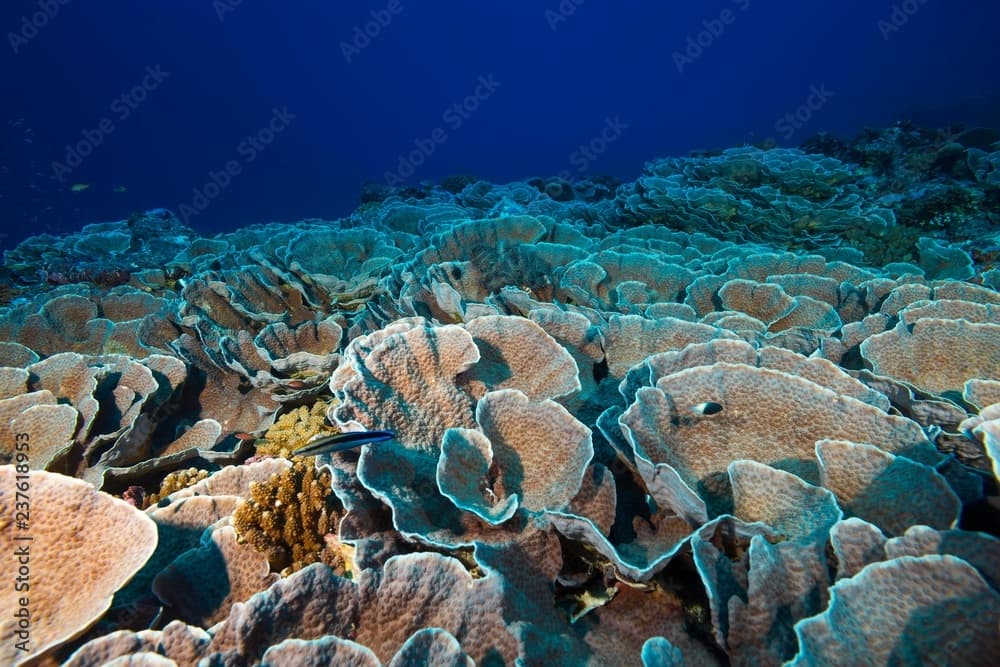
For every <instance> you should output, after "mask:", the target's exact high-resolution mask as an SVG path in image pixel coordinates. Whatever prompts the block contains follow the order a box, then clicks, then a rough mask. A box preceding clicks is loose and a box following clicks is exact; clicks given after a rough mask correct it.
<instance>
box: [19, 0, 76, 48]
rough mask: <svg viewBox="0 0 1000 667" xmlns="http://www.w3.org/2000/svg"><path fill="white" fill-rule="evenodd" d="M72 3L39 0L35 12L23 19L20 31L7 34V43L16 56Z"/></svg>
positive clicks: (63, 0) (68, 1)
mask: <svg viewBox="0 0 1000 667" xmlns="http://www.w3.org/2000/svg"><path fill="white" fill-rule="evenodd" d="M70 2H71V0H38V4H37V5H35V8H36V9H35V11H33V12H32V13H30V14H25V15H24V16H22V17H21V26H20V29H19V30H18V31H17V32H8V33H7V42H9V43H10V48H11V50H12V51H14V55H17V54H18V53H20V51H21V49H23V48H24V47H26V46H27V45H28V44H29V43H30V42H31V40H33V39H34V38H35V37H37V36H38V33H40V32H41V31H42V30H44V29H45V26H47V25H48V24H49V21H51V20H52V19H54V18H55V17H56V16H58V15H59V12H61V11H62V8H63V7H65V6H66V5H68V4H69V3H70Z"/></svg>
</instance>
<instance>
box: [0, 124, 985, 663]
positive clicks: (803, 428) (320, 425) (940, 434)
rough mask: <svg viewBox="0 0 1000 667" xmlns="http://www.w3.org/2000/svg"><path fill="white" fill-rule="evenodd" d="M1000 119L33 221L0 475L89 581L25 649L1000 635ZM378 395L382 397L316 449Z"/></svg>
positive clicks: (4, 361)
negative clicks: (372, 434)
mask: <svg viewBox="0 0 1000 667" xmlns="http://www.w3.org/2000/svg"><path fill="white" fill-rule="evenodd" d="M998 138H1000V136H996V135H993V134H990V133H988V132H984V131H972V130H951V131H940V132H928V131H924V130H920V129H918V128H913V127H910V126H907V125H899V126H896V127H893V128H889V129H886V130H880V131H875V130H872V131H869V132H866V133H865V134H863V135H862V136H860V137H857V138H854V139H852V140H848V141H839V140H835V139H833V138H831V137H826V136H820V137H816V138H814V139H812V140H810V141H809V142H807V144H806V145H805V146H804V149H803V150H797V149H778V148H773V147H771V148H766V147H742V148H733V149H728V150H724V151H718V152H711V153H703V154H698V155H692V156H690V157H687V158H674V159H661V160H655V161H653V162H650V163H649V164H648V165H647V166H646V168H645V169H644V170H643V172H642V174H641V175H640V176H639V178H638V179H637V180H636V181H634V182H630V183H617V182H614V181H610V180H607V179H600V178H592V179H588V180H583V181H578V182H572V183H571V182H567V181H564V180H562V179H558V178H551V179H544V178H535V179H529V180H527V181H524V182H516V183H509V184H506V185H495V184H492V183H488V182H485V181H481V180H477V179H475V178H473V177H468V176H460V177H454V178H450V179H447V180H446V181H445V182H443V183H442V184H441V185H439V186H437V185H422V186H419V187H412V188H406V189H398V190H397V189H392V188H383V187H371V188H369V189H368V190H366V192H365V195H364V202H365V203H364V204H363V205H362V206H361V207H360V208H358V209H357V210H356V211H355V212H353V213H352V214H351V215H350V216H348V217H345V218H343V219H340V220H335V221H325V220H303V221H300V222H296V223H287V224H265V225H253V226H249V227H244V228H241V229H238V230H235V231H233V232H229V233H226V234H219V235H216V236H214V237H212V238H203V237H199V236H198V235H197V234H196V233H195V232H193V231H192V230H189V229H186V228H185V227H183V225H181V224H180V223H179V221H177V220H176V219H175V218H173V216H172V215H171V214H170V213H169V212H167V211H162V210H161V211H154V212H149V213H147V214H142V215H137V216H133V218H131V219H130V220H127V221H122V222H120V223H103V224H100V225H94V226H89V227H87V228H84V229H83V230H81V231H80V232H78V233H75V234H71V235H67V236H63V237H54V236H40V237H34V238H32V239H29V240H27V241H25V242H24V243H22V244H21V246H19V247H18V248H16V249H14V250H13V251H10V252H8V253H7V255H6V258H5V269H4V272H3V275H2V276H0V283H2V284H0V299H3V303H2V304H0V334H2V336H3V338H4V340H3V341H2V342H0V463H3V464H6V465H5V466H4V467H3V468H2V469H0V470H2V472H3V475H4V480H3V481H4V488H3V489H0V494H5V493H6V494H11V493H14V491H12V490H16V486H15V483H16V479H15V478H18V477H20V476H24V477H26V478H27V479H28V480H29V481H30V484H31V486H32V487H33V489H34V490H33V496H32V497H33V498H34V499H35V500H33V502H37V503H38V504H39V507H41V505H43V504H44V506H45V508H46V510H45V512H46V513H45V514H42V513H41V509H39V515H38V519H37V522H32V526H33V527H34V528H33V529H34V530H35V535H34V539H35V542H34V543H35V544H36V545H38V546H39V551H38V552H37V553H38V556H37V559H36V560H33V561H32V562H33V564H34V563H37V564H38V567H39V568H45V569H44V572H45V573H46V574H45V576H46V577H48V579H49V580H51V581H55V580H56V578H57V577H55V576H54V575H53V576H49V575H48V572H49V571H50V570H52V571H54V570H53V568H56V569H59V570H60V573H61V574H62V575H66V573H69V574H68V576H70V577H72V579H73V581H76V582H88V584H91V585H92V587H93V590H91V587H88V586H80V587H74V588H73V589H72V590H71V591H70V592H69V593H67V595H69V596H70V599H71V600H73V610H72V611H69V610H67V609H66V608H63V607H58V605H55V606H54V607H53V609H52V610H50V609H49V607H48V606H47V605H50V603H51V604H53V605H54V602H55V601H57V596H53V595H52V594H51V593H52V592H51V591H48V592H45V591H43V593H44V595H42V596H41V597H39V598H38V604H39V605H43V606H42V607H40V608H39V610H38V611H36V612H35V613H38V614H43V615H44V616H45V618H46V620H45V623H41V622H40V624H39V625H38V626H37V632H38V634H37V635H36V638H37V639H38V642H37V644H35V645H33V648H32V656H34V655H35V654H39V655H40V654H42V653H46V654H47V655H46V657H47V658H49V659H51V660H64V661H66V664H69V665H90V664H105V663H106V664H116V661H117V662H122V663H125V662H128V663H129V664H178V665H194V664H199V663H201V664H210V665H225V664H234V665H235V664H241V665H242V664H250V665H257V664H279V663H290V662H302V663H306V662H316V663H318V662H331V661H333V662H340V661H344V662H350V663H351V664H365V665H369V664H370V665H378V664H417V663H419V664H423V663H425V662H426V663H431V662H434V661H437V662H438V663H448V664H469V663H470V661H475V662H476V663H481V664H487V665H494V664H497V665H498V664H525V665H543V664H544V665H557V664H567V665H603V664H631V663H639V662H643V664H648V665H653V664H699V665H701V664H704V665H713V664H719V665H721V664H755V665H758V664H759V665H780V664H796V665H811V664H831V663H838V662H839V663H845V664H855V663H858V662H864V661H865V660H866V659H867V658H868V657H872V659H875V660H881V661H884V662H893V661H899V662H906V663H917V662H921V661H924V662H926V661H935V660H937V661H947V660H951V661H955V660H958V661H960V662H972V663H974V662H975V661H976V660H977V659H979V658H981V656H988V655H991V654H995V653H996V652H997V650H998V649H1000V637H998V635H997V633H996V627H997V622H998V619H1000V603H998V596H997V590H998V589H997V582H998V581H1000V547H998V545H1000V540H998V537H1000V511H998V509H997V508H998V507H1000V502H998V498H1000V336H998V334H997V332H998V331H1000V292H998V291H997V289H998V287H1000V277H998V276H1000V265H998V263H997V262H998V260H1000V250H998V248H1000V240H998V238H1000V237H998V235H997V232H996V230H997V228H998V227H997V223H998V222H1000V221H998V219H997V217H998V210H1000V209H998V206H1000V178H998V174H1000V144H997V143H996V141H997V139H998ZM157 238H162V243H159V244H157V243H155V242H154V241H153V239H157ZM123 262H127V266H126V265H125V264H123ZM364 430H380V431H381V430H390V431H392V432H393V436H394V437H393V438H392V439H388V440H386V439H382V440H380V441H379V442H372V443H370V444H364V445H361V446H359V447H358V448H356V449H348V450H344V451H338V452H335V453H330V454H322V455H320V456H317V457H308V458H304V457H293V456H292V454H293V452H294V451H295V450H296V449H298V448H300V447H302V446H303V445H305V444H306V443H307V442H308V441H309V440H310V439H311V438H313V437H316V436H322V435H328V434H335V433H347V432H357V431H364ZM25 442H28V443H30V447H26V446H25V445H23V444H22V443H25ZM8 478H9V479H8ZM73 478H78V479H73ZM108 493H113V494H120V495H121V496H122V498H123V499H125V501H127V502H123V501H121V500H113V499H112V498H111V497H110V496H109V495H108ZM74 503H75V504H74ZM130 504H131V505H132V506H131V507H130V506H129V505H130ZM13 506H14V505H13V501H11V502H7V499H6V498H5V502H4V503H3V507H4V508H6V509H7V516H3V517H0V534H2V537H3V539H4V540H6V541H7V543H8V545H9V547H10V549H13V548H14V547H13V546H12V545H13V540H14V538H15V537H16V535H17V530H18V529H17V528H16V524H15V521H14V519H13V518H12V517H11V516H9V515H10V513H11V509H10V508H11V507H13ZM70 507H72V508H73V509H69V508H70ZM140 508H145V510H144V511H140ZM33 511H34V510H33ZM33 516H34V515H33ZM109 522H114V523H109ZM109 525H112V526H113V527H114V528H115V530H114V531H112V532H110V533H109V532H108V526H109ZM57 544H58V545H59V548H56V547H55V546H54V545H57ZM10 549H9V550H10ZM33 553H34V552H33ZM8 562H11V563H12V562H13V561H8ZM12 576H13V575H12ZM126 581H127V583H126ZM116 590H117V593H116V592H115V591H116ZM112 594H115V597H114V601H112V600H111V595H112ZM5 595H8V596H9V595H11V592H10V590H8V591H7V593H5ZM80 595H84V596H85V597H87V599H86V600H85V601H84V600H79V601H78V600H77V597H78V596H80ZM32 600H35V598H34V597H32ZM6 602H7V600H6V599H5V605H6ZM16 602H17V601H16V600H13V601H11V604H12V605H14V604H15V603H16ZM5 608H6V606H5ZM3 623H5V624H6V625H3V629H4V633H5V634H4V636H5V637H10V631H11V630H12V629H13V626H11V625H10V619H7V620H6V621H4V622H3ZM87 628H90V629H89V630H87ZM80 633H85V634H80ZM77 635H79V636H77ZM13 645H14V644H13V642H12V641H11V642H7V643H6V644H5V650H9V649H10V647H12V646H13ZM32 656H22V655H14V654H10V655H7V654H5V657H4V660H5V661H6V662H12V663H13V662H16V661H17V660H22V659H24V658H26V657H32Z"/></svg>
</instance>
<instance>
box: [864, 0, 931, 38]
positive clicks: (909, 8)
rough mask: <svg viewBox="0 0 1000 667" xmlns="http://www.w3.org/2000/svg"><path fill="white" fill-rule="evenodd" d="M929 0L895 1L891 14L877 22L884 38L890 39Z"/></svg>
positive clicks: (876, 25) (876, 24)
mask: <svg viewBox="0 0 1000 667" xmlns="http://www.w3.org/2000/svg"><path fill="white" fill-rule="evenodd" d="M928 1H929V0H903V2H894V3H893V4H892V7H891V8H890V11H889V16H888V17H886V18H884V19H879V20H878V21H876V22H875V27H877V28H878V31H879V33H881V35H882V39H883V40H885V41H889V37H891V36H892V34H893V33H895V32H899V29H900V28H902V27H903V26H904V25H906V24H907V23H909V22H910V19H911V18H913V15H914V14H916V13H917V12H919V11H920V8H921V7H923V6H924V5H926V4H927V2H928Z"/></svg>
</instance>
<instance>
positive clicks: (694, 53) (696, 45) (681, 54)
mask: <svg viewBox="0 0 1000 667" xmlns="http://www.w3.org/2000/svg"><path fill="white" fill-rule="evenodd" d="M730 1H731V4H732V5H733V7H735V8H736V9H735V10H734V9H733V8H732V7H726V8H725V9H723V10H722V11H721V12H719V15H718V16H716V17H715V18H709V19H704V20H702V22H701V26H702V29H701V30H699V31H698V32H695V33H690V34H689V35H688V36H687V40H685V42H684V49H683V50H676V51H674V52H673V53H672V54H671V58H673V61H674V67H675V68H677V72H678V73H680V74H683V73H684V70H686V69H687V68H688V67H690V66H691V65H693V64H694V63H695V61H697V60H698V59H700V58H701V57H702V55H704V53H705V51H706V50H707V49H709V48H711V47H712V45H713V44H715V40H717V39H719V38H720V37H722V35H723V34H725V32H726V28H727V27H728V26H731V25H732V24H734V23H736V18H737V17H738V16H739V13H740V12H745V11H746V10H748V9H750V1H751V0H730Z"/></svg>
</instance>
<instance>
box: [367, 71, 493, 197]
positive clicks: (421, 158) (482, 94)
mask: <svg viewBox="0 0 1000 667" xmlns="http://www.w3.org/2000/svg"><path fill="white" fill-rule="evenodd" d="M501 85H502V84H501V83H500V82H499V81H497V80H496V78H494V76H493V75H492V74H488V75H485V76H482V75H481V76H480V77H479V78H478V79H477V80H476V87H475V89H474V90H473V91H472V94H470V95H466V96H465V98H463V99H462V101H461V102H455V103H454V104H452V105H451V106H449V107H448V108H447V109H445V110H444V113H442V114H441V122H442V123H443V125H439V126H437V127H435V128H434V129H433V130H431V131H430V133H429V134H428V135H427V136H425V137H420V138H417V139H414V140H413V150H411V151H409V152H407V153H401V154H400V155H399V156H398V161H397V163H396V169H395V170H393V171H386V172H385V174H383V176H384V177H385V182H386V185H389V186H391V187H396V186H398V185H402V184H403V182H404V181H405V180H406V179H407V178H409V177H410V176H413V174H414V172H416V170H417V169H418V168H419V167H420V166H421V165H423V164H424V163H425V162H426V161H427V158H429V157H430V156H431V155H433V154H434V151H436V150H437V149H438V147H439V146H441V145H442V144H444V143H445V142H446V141H448V138H449V137H450V136H451V135H449V134H448V130H447V129H445V127H447V128H449V129H450V130H451V131H452V132H457V131H458V130H459V129H460V128H461V127H462V125H464V124H465V122H466V121H467V120H469V118H471V117H472V115H473V114H474V113H476V111H477V110H478V109H479V106H480V105H481V104H482V103H483V102H485V101H486V100H488V99H489V98H490V97H492V96H493V94H494V93H495V92H496V91H497V89H498V88H499V87H500V86H501Z"/></svg>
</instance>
